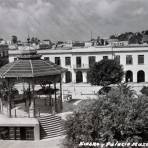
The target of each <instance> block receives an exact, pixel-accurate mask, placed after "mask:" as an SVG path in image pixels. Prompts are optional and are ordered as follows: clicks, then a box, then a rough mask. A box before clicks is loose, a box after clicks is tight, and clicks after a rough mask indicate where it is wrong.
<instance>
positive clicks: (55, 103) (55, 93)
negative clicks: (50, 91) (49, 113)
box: [54, 82, 57, 112]
mask: <svg viewBox="0 0 148 148" xmlns="http://www.w3.org/2000/svg"><path fill="white" fill-rule="evenodd" d="M54 91H55V92H54V96H55V101H54V107H55V109H54V110H55V112H56V111H57V92H56V82H54Z"/></svg>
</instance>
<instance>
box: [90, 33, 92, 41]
mask: <svg viewBox="0 0 148 148" xmlns="http://www.w3.org/2000/svg"><path fill="white" fill-rule="evenodd" d="M90 40H92V31H91V32H90Z"/></svg>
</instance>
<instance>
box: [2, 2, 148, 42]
mask: <svg viewBox="0 0 148 148" xmlns="http://www.w3.org/2000/svg"><path fill="white" fill-rule="evenodd" d="M147 10H148V0H0V37H1V38H4V39H11V36H12V35H17V37H18V39H20V40H25V39H26V38H27V37H28V35H29V36H30V37H32V36H35V37H38V38H39V39H41V40H42V39H50V40H52V41H57V40H89V39H90V38H91V32H92V36H93V37H94V38H95V37H97V36H101V37H108V36H109V35H111V34H116V33H123V32H128V31H132V32H137V31H142V30H148V11H147Z"/></svg>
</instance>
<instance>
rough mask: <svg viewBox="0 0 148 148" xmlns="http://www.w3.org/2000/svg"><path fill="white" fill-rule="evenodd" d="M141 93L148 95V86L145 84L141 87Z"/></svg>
mask: <svg viewBox="0 0 148 148" xmlns="http://www.w3.org/2000/svg"><path fill="white" fill-rule="evenodd" d="M141 93H142V94H144V95H146V96H148V87H146V86H144V87H143V88H142V89H141Z"/></svg>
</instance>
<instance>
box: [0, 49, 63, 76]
mask: <svg viewBox="0 0 148 148" xmlns="http://www.w3.org/2000/svg"><path fill="white" fill-rule="evenodd" d="M40 57H41V55H38V54H37V52H36V50H34V49H32V48H27V50H22V51H21V55H20V56H19V57H18V60H16V61H14V62H12V63H9V64H6V65H4V66H3V67H2V68H0V77H1V78H17V77H20V78H31V77H42V76H51V75H58V74H61V73H63V72H65V71H66V69H65V68H62V67H60V66H58V65H56V64H54V63H52V62H49V61H45V60H42V59H41V58H40Z"/></svg>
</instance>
